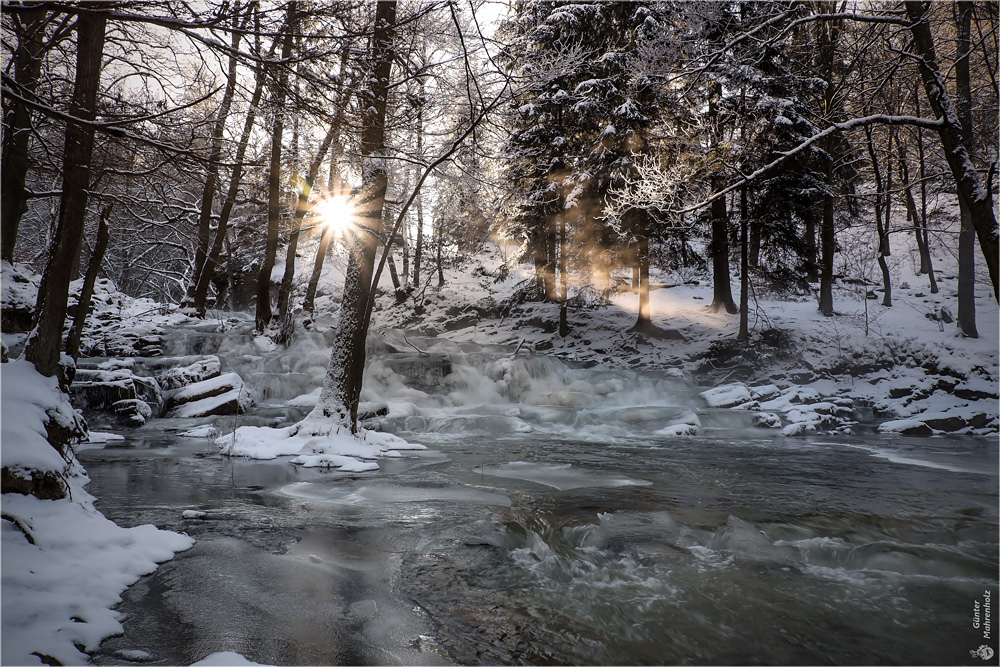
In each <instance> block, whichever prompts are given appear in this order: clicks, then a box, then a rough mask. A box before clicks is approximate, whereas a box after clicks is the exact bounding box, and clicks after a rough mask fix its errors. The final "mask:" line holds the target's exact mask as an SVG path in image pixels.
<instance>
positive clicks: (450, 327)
mask: <svg viewBox="0 0 1000 667" xmlns="http://www.w3.org/2000/svg"><path fill="white" fill-rule="evenodd" d="M478 321H479V317H478V316H477V315H462V316H461V317H456V318H454V319H451V320H448V321H447V322H445V323H444V329H445V331H456V330H458V329H466V328H468V327H471V326H475V324H476V323H477V322H478Z"/></svg>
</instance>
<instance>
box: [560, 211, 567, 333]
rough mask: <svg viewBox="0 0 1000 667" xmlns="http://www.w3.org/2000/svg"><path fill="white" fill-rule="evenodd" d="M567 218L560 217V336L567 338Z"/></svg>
mask: <svg viewBox="0 0 1000 667" xmlns="http://www.w3.org/2000/svg"><path fill="white" fill-rule="evenodd" d="M567 247H568V243H567V241H566V216H564V215H561V216H559V335H560V336H562V337H563V338H565V337H566V336H568V335H569V322H568V313H567V312H566V309H567V304H566V301H567V300H568V297H569V286H568V280H567V278H568V276H567V275H566V248H567Z"/></svg>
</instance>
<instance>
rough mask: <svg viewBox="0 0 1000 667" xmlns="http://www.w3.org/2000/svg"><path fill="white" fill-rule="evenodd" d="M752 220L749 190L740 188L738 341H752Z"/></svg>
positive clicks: (744, 187)
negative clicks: (748, 199) (749, 209)
mask: <svg viewBox="0 0 1000 667" xmlns="http://www.w3.org/2000/svg"><path fill="white" fill-rule="evenodd" d="M749 226H750V220H749V217H748V215H747V188H746V186H745V185H744V186H743V187H742V188H740V331H739V333H738V334H736V340H750V312H749V311H750V234H749V229H748V228H749Z"/></svg>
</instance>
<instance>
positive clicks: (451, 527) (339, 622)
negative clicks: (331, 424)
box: [78, 332, 998, 665]
mask: <svg viewBox="0 0 1000 667" xmlns="http://www.w3.org/2000/svg"><path fill="white" fill-rule="evenodd" d="M189 334H190V332H188V333H186V334H185V335H184V336H177V339H178V340H180V339H182V338H183V341H184V342H183V349H181V348H179V347H178V348H175V349H174V350H173V352H175V353H181V352H183V353H190V352H191V351H192V349H194V350H195V351H196V352H198V353H204V352H205V351H206V349H208V351H210V352H212V353H217V354H219V356H220V358H222V360H223V367H224V370H226V369H227V367H228V369H234V370H237V371H238V372H240V373H241V375H242V376H243V377H244V378H248V377H249V376H251V375H253V374H254V373H257V377H259V378H269V379H266V380H262V383H260V384H257V385H255V391H256V392H257V394H258V395H257V399H258V401H257V404H256V406H255V408H254V409H253V411H252V412H251V413H250V414H249V415H246V416H243V417H240V418H239V420H236V419H234V418H233V417H225V418H213V419H214V421H215V424H216V428H217V429H218V430H219V432H221V433H223V434H224V433H225V432H227V429H228V430H229V431H230V432H231V430H232V428H233V426H234V425H235V423H237V421H239V422H240V423H261V424H265V423H285V422H288V421H290V420H294V419H297V418H300V416H301V414H302V412H301V411H299V412H296V411H295V410H294V409H292V408H289V407H288V404H289V402H290V399H291V398H294V397H295V396H298V395H300V394H302V393H306V392H308V391H309V390H310V389H311V388H312V387H313V386H315V376H316V372H315V370H314V369H313V366H315V365H316V364H319V365H320V367H321V368H322V365H323V364H325V359H324V358H323V357H324V354H325V353H324V350H325V349H326V348H325V347H324V345H323V342H322V341H321V340H319V339H316V340H313V341H312V342H310V343H307V345H308V346H310V347H309V348H308V350H298V351H297V352H296V355H297V356H295V357H294V359H295V361H294V362H293V358H292V356H289V358H288V359H286V360H285V362H281V363H285V364H286V367H285V368H284V369H283V370H281V369H277V370H276V369H261V368H260V367H259V364H261V363H273V362H270V361H266V359H267V355H266V354H260V353H257V354H256V355H254V354H250V353H249V352H248V350H250V347H248V346H250V345H252V342H251V341H249V340H244V341H243V342H241V343H238V344H237V343H233V342H232V340H233V337H232V336H229V337H226V336H221V337H218V339H217V340H216V341H215V342H214V343H213V344H212V345H210V346H207V347H206V343H205V340H204V337H200V338H199V337H197V336H194V337H192V336H190V335H189ZM193 339H197V340H199V341H200V342H199V343H198V344H197V345H195V346H193V345H192V340H193ZM225 341H230V342H225ZM415 342H416V343H417V345H418V347H426V346H428V345H431V344H430V343H429V342H428V341H415ZM178 345H181V343H178ZM226 345H233V346H236V345H242V346H243V347H242V348H241V349H235V348H234V349H230V348H227V347H226ZM452 345H453V344H452ZM313 348H315V354H314V355H313V356H314V358H313V361H312V362H309V363H310V364H311V366H308V367H304V366H301V364H302V363H305V362H303V361H301V360H303V359H306V358H310V357H309V354H312V352H309V351H311V350H313ZM307 352H309V354H307ZM432 352H433V351H432ZM435 353H436V354H438V355H446V356H447V357H448V359H449V364H451V365H453V368H450V367H449V369H448V370H450V371H451V373H450V374H449V375H448V376H449V377H451V376H456V377H458V378H464V379H463V380H462V383H461V384H460V385H456V384H453V385H452V386H449V387H448V388H447V389H448V391H445V392H438V393H434V392H432V391H429V390H428V387H426V386H423V387H422V388H420V389H418V388H414V386H412V385H414V384H416V385H420V379H419V378H416V380H414V383H411V385H410V386H403V385H402V384H400V383H399V382H397V381H398V380H399V378H400V377H401V376H402V375H403V374H402V373H398V374H393V373H389V372H387V371H386V368H388V367H389V366H390V365H391V364H389V363H388V362H385V363H381V362H379V361H378V360H377V359H376V360H375V361H373V363H372V366H373V367H374V371H373V372H374V373H375V377H373V378H371V383H370V384H371V385H372V386H375V387H376V388H378V389H380V390H382V392H383V393H382V394H381V396H380V397H381V398H383V399H385V396H386V392H387V393H388V394H389V398H388V399H385V400H387V402H388V403H389V405H390V414H389V416H387V417H383V418H381V419H380V420H379V421H378V422H376V423H375V424H374V426H375V427H378V428H382V429H384V430H388V431H391V432H393V433H395V434H397V435H399V436H401V437H403V438H405V439H407V440H409V441H411V442H416V443H420V444H423V445H425V446H426V447H427V450H424V451H406V452H404V456H402V457H400V458H388V459H380V460H379V465H380V466H381V469H380V470H379V471H376V472H371V473H360V474H357V473H355V474H347V473H339V472H335V471H334V472H330V471H324V470H321V469H316V468H303V467H298V466H293V465H291V464H290V463H288V460H287V459H280V458H279V459H277V460H273V461H255V460H246V459H240V458H224V457H222V456H220V455H219V454H218V448H217V446H216V445H215V444H214V443H213V441H212V438H204V437H202V438H192V437H180V436H179V435H178V434H179V433H180V432H183V431H185V430H187V429H190V428H192V427H193V426H196V425H199V424H202V423H206V421H209V422H210V421H212V419H209V420H205V419H202V420H191V419H167V418H163V419H155V420H152V421H151V422H150V423H148V424H147V425H145V426H143V427H142V428H140V429H136V430H131V431H128V432H124V431H122V433H123V435H125V436H126V439H125V440H124V441H117V442H111V443H108V444H107V445H105V446H103V447H102V448H97V447H91V448H84V449H81V451H79V452H78V456H79V458H80V460H81V462H82V463H83V465H84V466H85V467H86V469H87V471H88V473H89V475H90V478H91V484H90V492H91V493H92V494H93V495H94V496H96V497H97V499H98V502H97V506H98V509H100V510H101V511H102V512H103V513H104V514H105V515H106V516H108V518H110V519H112V520H114V521H115V522H117V523H119V524H122V525H126V526H132V525H139V524H144V523H153V524H155V525H157V526H159V527H161V528H167V529H170V530H177V531H183V532H186V533H187V534H189V535H191V536H192V537H194V538H195V539H196V540H197V542H196V544H195V546H194V547H193V548H191V549H190V550H188V551H186V552H183V553H180V554H178V555H177V556H176V557H175V558H174V559H173V560H171V561H168V562H166V563H164V564H163V565H161V566H160V568H159V569H158V570H157V571H156V572H155V573H153V574H152V575H149V576H147V577H145V578H143V579H142V580H140V581H139V582H138V583H136V584H135V585H134V586H132V587H131V588H130V589H129V590H128V591H127V592H126V593H125V595H124V599H123V602H122V603H121V604H120V605H119V607H118V610H119V612H120V613H121V614H122V622H123V625H124V627H125V632H124V634H122V635H119V636H116V637H112V638H109V639H107V640H106V641H105V642H104V643H103V644H102V646H101V648H100V650H99V651H98V652H97V653H95V654H94V655H93V656H92V661H93V662H94V663H95V664H109V665H110V664H121V665H133V664H173V665H180V664H190V663H192V662H194V661H197V660H199V659H201V658H203V657H204V656H206V655H208V654H210V653H214V652H217V651H237V652H239V653H242V654H243V655H244V656H246V657H247V658H248V659H250V660H253V661H255V662H258V663H262V664H274V665H285V664H297V665H316V664H326V665H336V664H381V665H389V664H412V665H430V664H455V663H458V664H482V663H487V664H497V663H516V664H539V663H546V664H553V663H555V664H682V663H683V664H983V661H982V659H980V658H978V657H974V656H972V655H971V654H970V651H974V650H976V649H977V648H978V647H979V646H980V645H982V644H984V643H985V644H988V645H990V646H992V647H993V648H994V650H995V649H996V646H997V645H996V639H995V638H992V639H987V640H984V639H983V628H982V627H980V628H978V629H977V628H974V627H973V614H974V608H975V606H976V605H979V606H980V609H982V605H983V604H984V603H986V604H990V603H992V601H993V600H996V599H997V571H998V555H997V548H998V516H997V484H998V480H997V470H998V460H997V443H996V441H995V440H993V439H986V438H973V437H937V438H907V437H900V436H894V437H890V436H880V435H877V434H873V433H864V432H863V431H864V429H861V430H862V433H861V434H860V435H837V436H828V435H827V436H820V435H814V436H806V437H802V436H797V437H782V436H781V435H778V434H776V433H775V432H774V431H767V430H761V429H753V428H752V426H751V425H749V424H748V423H747V419H746V418H745V415H744V416H740V415H733V414H729V413H732V412H733V411H728V412H727V411H717V412H712V411H705V410H701V411H700V412H699V417H700V421H701V423H702V424H703V426H704V428H703V429H702V430H701V431H700V435H696V436H683V437H677V436H668V435H664V434H663V432H662V430H661V429H662V426H663V424H664V423H669V422H670V420H671V419H674V418H675V417H676V415H678V414H684V412H685V411H686V410H690V409H692V408H691V406H693V405H694V404H695V403H694V399H693V398H692V396H693V394H691V393H690V392H688V393H685V392H684V391H683V387H682V385H683V383H682V382H680V381H679V379H678V378H677V377H676V376H673V375H671V374H662V375H659V376H657V375H655V374H645V375H642V376H638V375H629V374H626V373H625V372H624V371H622V372H611V371H608V370H606V369H600V368H569V369H567V368H563V367H551V364H552V363H553V362H551V361H545V360H544V359H542V358H539V360H538V361H532V362H531V363H532V364H534V371H532V372H531V373H529V374H528V375H529V378H528V380H526V382H528V385H530V386H525V387H522V390H521V391H519V392H515V393H513V394H512V393H507V394H503V395H502V394H497V393H496V390H495V387H494V386H493V385H490V384H489V383H487V382H485V381H483V380H481V379H475V378H473V377H472V376H473V375H474V369H475V368H476V367H477V364H478V366H482V365H483V363H482V362H483V360H482V359H480V358H479V356H477V355H482V354H483V353H482V351H481V350H471V349H465V350H462V349H457V348H454V349H452V348H450V349H448V350H445V351H441V350H440V349H439V350H438V351H437V352H435ZM424 356H425V357H427V356H428V355H427V354H425V355H424ZM435 358H437V357H435ZM262 360H264V361H262ZM293 363H294V364H299V366H297V367H292V366H290V365H288V364H293ZM435 363H436V362H435ZM247 364H250V365H253V364H257V365H258V366H256V367H255V368H256V370H254V368H250V367H248V366H247ZM395 366H396V368H397V370H398V369H399V368H403V367H404V366H405V364H402V362H399V363H396V365H395ZM369 370H370V371H371V370H372V369H371V368H370V369H369ZM320 372H321V371H320ZM416 375H418V374H414V373H409V374H408V375H407V377H410V378H411V379H413V378H415V377H416ZM556 377H561V378H562V380H561V384H560V385H559V387H561V389H559V390H558V391H557V390H556V387H555V384H554V380H553V378H556ZM290 378H291V379H290ZM431 379H433V378H431ZM513 381H514V380H511V382H513ZM289 382H291V383H292V385H294V386H288V384H289ZM452 382H454V380H453V381H452ZM546 382H548V383H549V384H546ZM602 385H609V386H610V389H609V391H608V392H605V393H601V392H600V391H598V390H597V389H593V388H596V387H599V386H602ZM282 387H283V388H282ZM393 387H395V388H394V389H393ZM588 387H590V388H592V390H593V391H592V392H591V390H590V389H588ZM508 389H509V388H508ZM425 390H426V391H425ZM491 392H492V393H491ZM588 392H591V393H590V394H588ZM512 396H516V398H512ZM588 396H589V398H588ZM369 398H372V397H369ZM254 420H256V421H254ZM981 620H982V619H981ZM980 624H981V623H980Z"/></svg>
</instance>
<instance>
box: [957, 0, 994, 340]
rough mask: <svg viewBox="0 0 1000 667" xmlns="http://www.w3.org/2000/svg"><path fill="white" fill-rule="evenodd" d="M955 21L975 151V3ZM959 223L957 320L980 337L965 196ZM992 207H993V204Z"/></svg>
mask: <svg viewBox="0 0 1000 667" xmlns="http://www.w3.org/2000/svg"><path fill="white" fill-rule="evenodd" d="M954 11H955V14H956V16H955V25H956V27H957V37H958V40H957V42H958V43H957V44H956V45H955V46H956V48H957V49H958V53H959V57H958V58H957V59H956V60H955V98H956V99H955V110H956V111H957V112H958V120H959V122H960V123H961V125H962V143H963V144H964V146H965V148H966V150H968V151H969V153H972V148H973V140H974V139H973V137H974V135H973V131H972V92H971V88H972V84H971V81H970V75H969V53H970V51H971V50H972V3H971V2H956V3H955V5H954ZM958 207H959V218H960V226H959V231H958V313H957V317H956V320H957V324H958V328H959V330H960V331H961V332H962V335H964V336H968V337H969V338H979V331H978V329H977V328H976V230H975V227H973V224H972V211H971V209H970V208H969V204H968V202H966V201H965V199H964V198H963V197H959V199H958ZM991 208H992V207H991Z"/></svg>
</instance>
